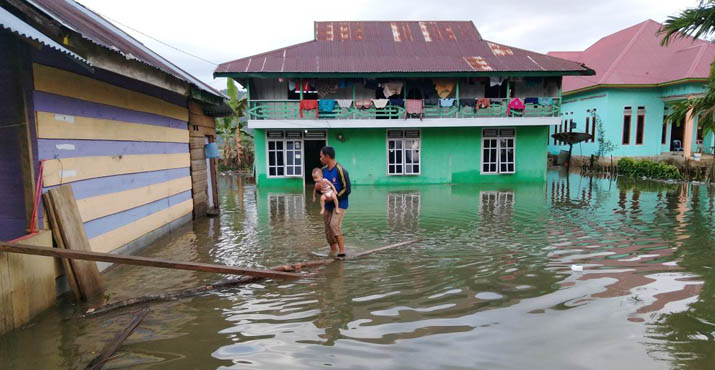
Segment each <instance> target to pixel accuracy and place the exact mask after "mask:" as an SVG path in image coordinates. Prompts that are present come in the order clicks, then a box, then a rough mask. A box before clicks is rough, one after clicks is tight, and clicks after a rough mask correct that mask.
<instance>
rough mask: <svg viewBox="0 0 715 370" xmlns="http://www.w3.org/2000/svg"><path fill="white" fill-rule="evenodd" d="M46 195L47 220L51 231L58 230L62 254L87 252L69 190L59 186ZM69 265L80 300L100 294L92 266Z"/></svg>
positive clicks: (100, 284)
mask: <svg viewBox="0 0 715 370" xmlns="http://www.w3.org/2000/svg"><path fill="white" fill-rule="evenodd" d="M47 195H48V197H49V201H50V203H52V209H53V212H54V217H53V218H52V219H51V220H50V221H55V225H52V228H53V229H55V228H56V229H58V231H59V235H60V239H61V240H62V243H63V245H64V248H65V250H74V251H87V252H90V251H91V250H92V248H91V247H90V245H89V239H87V234H86V233H85V231H84V224H83V223H82V217H81V216H80V213H79V208H78V207H77V202H76V201H75V199H74V193H73V192H72V187H70V186H69V185H63V186H60V187H57V188H54V189H51V190H50V191H48V192H47ZM69 263H70V266H71V268H72V272H73V273H74V276H75V280H76V281H77V286H78V288H79V291H80V293H81V296H82V298H83V299H85V300H87V299H89V298H91V297H94V296H96V295H99V294H101V293H102V292H103V291H104V283H103V282H102V277H101V276H100V275H99V269H97V264H96V263H94V262H88V261H76V260H73V261H69Z"/></svg>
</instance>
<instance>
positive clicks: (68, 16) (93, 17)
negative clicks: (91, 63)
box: [27, 0, 225, 98]
mask: <svg viewBox="0 0 715 370" xmlns="http://www.w3.org/2000/svg"><path fill="white" fill-rule="evenodd" d="M27 1H28V2H29V3H30V4H32V5H33V6H35V7H36V8H38V9H40V10H41V11H43V12H45V13H46V14H47V15H48V16H50V17H51V18H53V19H55V20H56V21H57V22H59V23H60V24H62V25H63V26H65V27H67V28H69V29H71V30H73V31H75V32H77V33H79V34H80V35H82V37H83V38H85V39H87V40H89V41H91V42H93V43H95V44H97V45H100V46H103V47H106V48H108V49H111V50H112V51H114V52H118V53H120V54H122V55H123V56H124V57H126V58H128V59H136V60H138V61H141V62H143V63H145V64H148V65H150V66H152V67H154V68H157V69H159V70H161V71H163V72H165V73H168V74H170V75H172V76H174V77H176V78H178V79H180V80H182V81H185V82H188V83H190V84H192V85H194V86H196V87H198V88H199V89H201V90H204V91H207V92H209V93H211V94H212V95H215V96H218V97H222V98H225V96H224V95H223V94H221V93H220V92H218V91H217V90H215V89H214V88H212V87H211V86H209V85H208V84H206V83H204V82H203V81H201V80H199V79H198V78H196V77H194V76H192V75H191V74H189V73H187V72H186V71H184V70H183V69H181V68H179V67H177V66H176V65H174V64H173V63H171V62H169V61H168V60H166V59H164V58H163V57H162V56H161V55H159V54H157V53H155V52H154V51H152V50H151V49H149V48H148V47H146V46H144V44H142V43H141V42H139V41H137V40H136V39H134V38H133V37H131V36H130V35H129V34H127V33H126V32H124V31H122V30H121V29H120V28H119V27H117V26H115V25H114V24H112V23H111V22H109V21H107V20H106V19H104V18H102V17H101V16H99V15H98V14H97V13H95V12H93V11H92V10H90V9H88V8H86V7H84V6H83V5H81V4H78V3H77V2H75V1H72V0H27Z"/></svg>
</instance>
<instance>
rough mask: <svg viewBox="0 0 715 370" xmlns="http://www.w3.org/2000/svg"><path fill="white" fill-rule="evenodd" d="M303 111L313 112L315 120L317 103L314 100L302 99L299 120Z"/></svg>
mask: <svg viewBox="0 0 715 370" xmlns="http://www.w3.org/2000/svg"><path fill="white" fill-rule="evenodd" d="M304 110H314V111H315V118H318V101H317V100H316V99H303V100H301V101H300V118H303V111H304Z"/></svg>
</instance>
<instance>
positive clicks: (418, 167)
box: [412, 164, 420, 173]
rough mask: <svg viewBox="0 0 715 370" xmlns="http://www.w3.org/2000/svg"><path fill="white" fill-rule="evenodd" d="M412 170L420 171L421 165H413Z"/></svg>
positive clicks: (414, 171)
mask: <svg viewBox="0 0 715 370" xmlns="http://www.w3.org/2000/svg"><path fill="white" fill-rule="evenodd" d="M412 172H413V173H420V166H419V165H416V164H415V165H412Z"/></svg>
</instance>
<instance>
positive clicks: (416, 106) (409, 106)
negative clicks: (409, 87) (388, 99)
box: [405, 99, 424, 120]
mask: <svg viewBox="0 0 715 370" xmlns="http://www.w3.org/2000/svg"><path fill="white" fill-rule="evenodd" d="M405 111H406V112H407V114H405V119H407V116H408V115H410V114H413V115H419V117H420V120H421V119H422V116H423V115H424V106H423V105H422V99H407V100H405Z"/></svg>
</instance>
